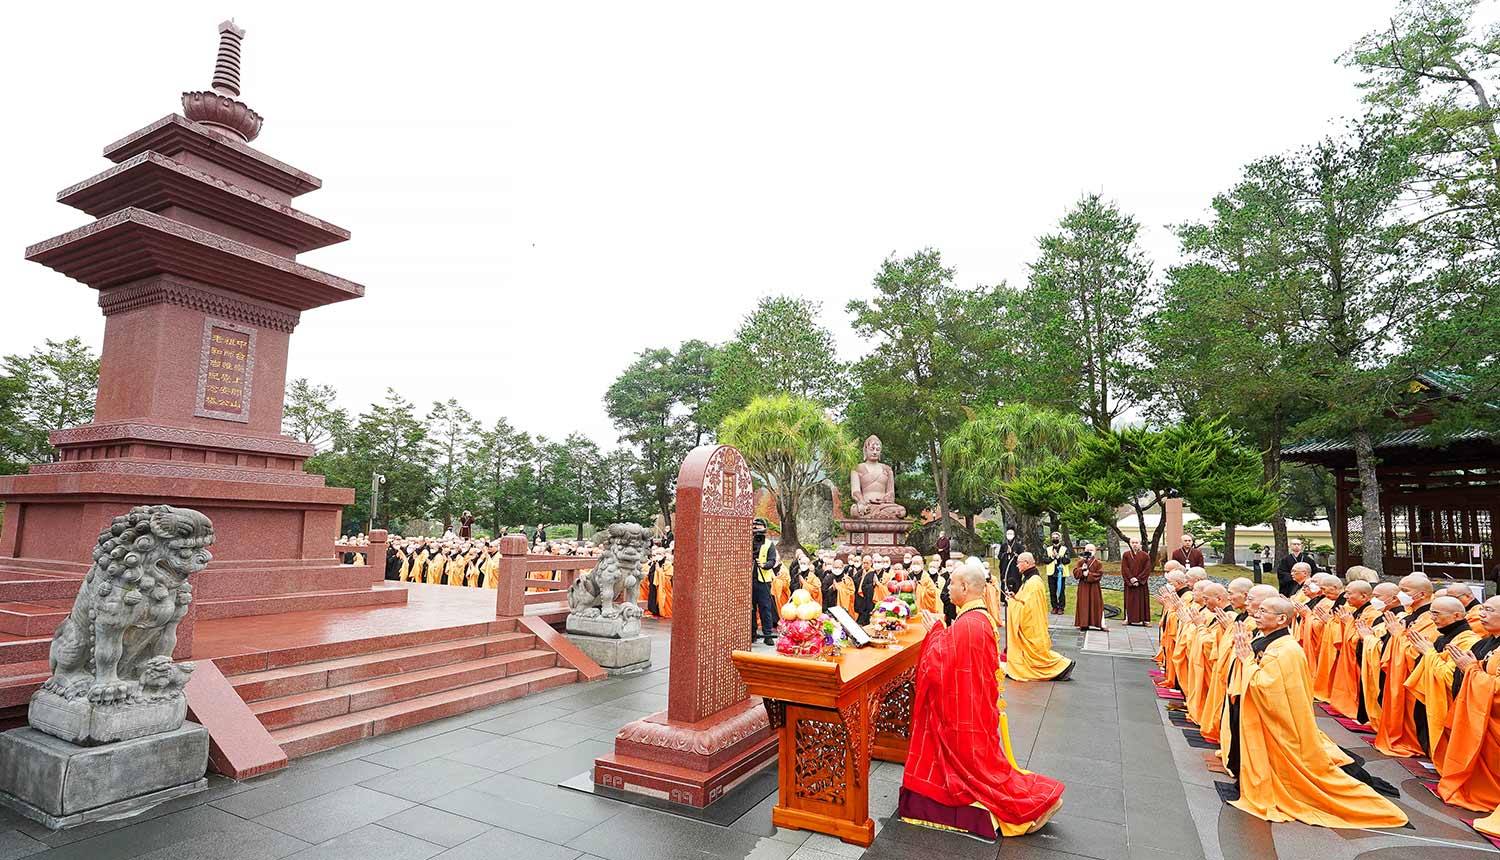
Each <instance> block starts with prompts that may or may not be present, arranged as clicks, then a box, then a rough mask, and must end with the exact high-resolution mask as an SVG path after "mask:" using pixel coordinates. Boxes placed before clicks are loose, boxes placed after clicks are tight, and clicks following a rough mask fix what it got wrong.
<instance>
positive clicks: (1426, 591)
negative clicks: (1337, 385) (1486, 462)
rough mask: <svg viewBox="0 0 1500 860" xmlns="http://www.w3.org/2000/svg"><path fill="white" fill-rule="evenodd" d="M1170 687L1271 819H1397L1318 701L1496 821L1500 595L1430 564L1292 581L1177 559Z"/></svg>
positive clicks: (1303, 574) (1445, 795) (1169, 628)
mask: <svg viewBox="0 0 1500 860" xmlns="http://www.w3.org/2000/svg"><path fill="white" fill-rule="evenodd" d="M1167 567H1168V569H1167V572H1166V579H1167V584H1166V586H1164V587H1163V588H1162V590H1161V592H1160V593H1159V595H1158V597H1159V599H1160V601H1161V603H1162V607H1163V617H1162V636H1161V651H1160V652H1159V653H1158V655H1157V660H1158V662H1159V663H1160V664H1161V668H1162V673H1161V674H1162V677H1161V678H1160V680H1159V681H1158V683H1159V684H1160V685H1161V686H1164V687H1172V688H1176V689H1178V690H1180V691H1181V692H1182V694H1183V697H1184V698H1183V701H1182V704H1181V705H1180V706H1179V707H1181V708H1182V709H1183V710H1184V712H1185V715H1186V717H1187V719H1188V720H1189V721H1191V722H1192V723H1193V724H1195V725H1196V726H1197V727H1198V728H1199V730H1200V731H1201V733H1202V735H1203V738H1204V739H1205V740H1207V741H1209V742H1212V743H1217V744H1218V745H1219V749H1218V751H1217V753H1216V754H1215V755H1214V756H1212V757H1210V759H1209V763H1210V766H1211V767H1212V768H1213V769H1216V770H1219V771H1221V772H1224V773H1227V774H1229V775H1231V776H1233V777H1234V778H1235V779H1236V781H1237V782H1238V785H1239V799H1238V800H1236V801H1234V805H1235V806H1237V807H1238V808H1240V809H1243V810H1245V811H1246V812H1249V813H1251V814H1253V815H1256V816H1258V817H1260V818H1263V819H1266V820H1268V821H1291V820H1296V821H1302V822H1304V823H1307V824H1318V825H1324V826H1328V827H1397V826H1401V825H1402V824H1405V823H1406V816H1405V814H1404V813H1402V812H1401V810H1400V809H1399V808H1397V807H1396V806H1395V805H1394V804H1392V803H1391V802H1390V801H1389V800H1387V799H1386V798H1385V797H1382V796H1381V794H1380V793H1378V792H1377V791H1376V790H1375V789H1374V788H1372V787H1371V785H1370V784H1367V783H1373V782H1376V781H1375V780H1370V779H1369V778H1368V777H1367V775H1365V774H1364V772H1363V771H1362V769H1361V768H1360V767H1359V766H1358V764H1357V763H1356V762H1354V760H1353V759H1352V758H1351V757H1350V756H1349V755H1348V754H1347V753H1346V752H1345V751H1344V750H1342V749H1340V748H1339V747H1338V746H1337V745H1336V744H1334V743H1333V741H1332V740H1330V739H1329V738H1328V737H1327V736H1326V735H1325V734H1324V733H1323V732H1322V731H1321V730H1320V729H1318V727H1317V725H1316V723H1315V719H1314V717H1315V715H1314V708H1315V703H1321V704H1322V705H1323V706H1324V710H1325V711H1326V712H1333V713H1336V714H1338V715H1342V718H1343V719H1344V720H1346V721H1348V722H1347V723H1346V725H1349V726H1351V727H1353V728H1354V729H1355V730H1357V731H1361V732H1363V733H1371V743H1372V745H1373V746H1374V747H1375V749H1377V750H1379V751H1380V752H1381V753H1383V754H1385V755H1387V756H1391V757H1396V758H1426V759H1430V761H1431V765H1432V767H1433V768H1434V769H1435V771H1436V775H1437V776H1438V778H1439V782H1438V785H1437V794H1438V796H1439V797H1440V798H1441V799H1442V800H1444V801H1445V802H1447V803H1450V804H1453V805H1455V806H1460V807H1463V808H1465V809H1470V810H1473V811H1475V812H1482V813H1486V814H1488V816H1489V817H1487V818H1482V819H1480V820H1479V821H1476V822H1475V827H1476V828H1477V829H1479V830H1481V831H1482V832H1485V833H1488V834H1491V835H1500V815H1494V814H1493V813H1494V812H1495V810H1496V808H1497V807H1500V695H1497V692H1500V598H1490V600H1488V601H1486V602H1485V603H1483V604H1481V603H1479V602H1478V601H1477V599H1476V598H1475V596H1474V594H1473V593H1472V592H1471V591H1470V590H1469V588H1468V587H1467V586H1463V585H1457V584H1449V585H1446V586H1444V587H1442V588H1436V587H1435V586H1434V584H1433V582H1432V581H1431V580H1430V579H1428V578H1427V577H1426V576H1424V575H1422V574H1412V575H1410V576H1406V577H1404V578H1402V579H1401V580H1400V582H1382V581H1380V580H1379V577H1377V576H1375V575H1374V572H1373V571H1370V570H1369V569H1367V568H1363V567H1355V568H1352V569H1351V570H1350V571H1349V572H1348V574H1347V575H1346V577H1345V578H1344V579H1342V580H1341V579H1340V578H1339V577H1338V576H1335V575H1333V574H1331V573H1320V574H1316V575H1313V574H1312V573H1311V568H1310V567H1309V566H1308V565H1307V564H1305V563H1299V564H1297V565H1295V566H1294V567H1293V569H1292V579H1293V581H1294V582H1295V583H1296V590H1295V592H1294V593H1293V594H1292V595H1291V596H1290V597H1287V596H1283V595H1282V594H1281V593H1280V592H1279V591H1278V589H1277V588H1276V586H1272V585H1255V584H1253V583H1251V582H1250V580H1248V579H1236V580H1233V581H1232V582H1230V583H1229V584H1228V585H1227V586H1226V585H1223V584H1221V583H1218V582H1214V581H1213V580H1210V579H1209V578H1208V576H1207V575H1206V573H1205V572H1204V571H1203V569H1202V568H1201V567H1192V568H1188V569H1184V568H1183V566H1182V565H1180V564H1177V563H1175V562H1168V565H1167Z"/></svg>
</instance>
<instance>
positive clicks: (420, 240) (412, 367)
mask: <svg viewBox="0 0 1500 860" xmlns="http://www.w3.org/2000/svg"><path fill="white" fill-rule="evenodd" d="M1393 6H1394V3H1393V2H1387V0H1349V2H1327V0H1319V2H1307V0H1297V2H1283V1H1282V0H1261V2H1257V3H1234V4H1226V3H1204V2H1201V0H1199V2H1144V0H1137V2H1108V3H1106V2H1098V3H1082V2H1073V3H1061V2H1059V3H1028V4H1013V3H962V4H949V3H935V2H922V3H905V4H877V3H870V2H860V3H807V2H800V3H775V2H756V3H738V4H730V3H683V4H675V5H667V4H659V3H649V2H633V3H618V2H610V3H598V4H593V3H588V4H585V3H524V4H523V3H509V2H496V3H473V2H467V3H446V2H431V0H429V2H424V3H416V4H412V3H401V4H395V3H390V4H387V3H369V4H352V3H350V4H335V3H321V2H319V3H315V2H309V0H301V2H295V3H292V2H287V3H282V2H274V3H272V2H241V3H237V4H214V3H202V2H192V3H182V2H177V3H173V2H155V3H134V4H123V3H117V2H111V3H99V4H93V3H76V2H75V3H47V4H43V3H26V4H12V5H11V6H9V7H7V9H6V10H5V13H4V26H3V27H0V30H3V33H0V80H3V82H4V83H3V84H0V88H3V89H0V92H3V102H0V116H4V117H5V118H6V122H5V125H6V128H7V131H8V133H7V134H5V135H4V136H3V142H0V147H3V151H4V154H5V155H6V158H5V162H4V164H5V166H4V168H3V172H0V177H3V180H0V182H3V184H0V188H3V189H4V191H5V194H4V202H5V205H4V207H3V208H0V284H3V287H4V313H0V353H13V352H23V351H28V350H30V349H31V348H32V347H34V346H37V345H40V344H41V342H42V340H43V339H44V338H54V339H61V338H66V337H70V336H74V335H77V336H80V337H82V338H83V339H84V340H85V341H87V342H89V343H91V344H93V345H94V346H95V347H96V348H97V346H98V345H99V343H100V341H101V338H102V334H103V329H104V321H103V317H102V316H100V314H99V311H98V308H97V306H96V304H95V301H96V298H97V297H96V294H95V293H94V292H93V291H92V290H89V289H86V288H84V287H83V286H82V285H80V284H77V283H75V282H73V281H70V280H68V279H66V278H64V277H63V276H61V275H58V274H56V273H54V272H52V271H50V270H48V269H46V268H44V267H42V266H39V265H36V264H32V263H26V262H25V261H24V260H23V259H22V254H23V250H24V248H25V246H27V245H28V244H31V243H34V242H38V241H41V240H43V239H46V238H49V237H51V236H54V235H56V234H58V233H62V232H64V231H66V230H69V229H72V228H74V227H77V226H80V225H82V224H84V223H87V221H88V220H89V219H88V218H87V216H85V215H83V214H82V213H80V212H76V211H74V210H71V209H68V208H67V207H64V206H62V205H61V204H58V203H56V202H55V200H54V197H55V194H56V192H57V191H58V190H60V189H62V188H64V187H66V186H68V185H71V184H72V183H74V182H77V181H79V180H82V179H84V178H86V177H88V176H92V175H93V174H95V173H97V172H100V171H102V170H104V169H105V168H106V167H107V166H108V162H106V161H105V160H104V159H103V158H102V157H101V156H100V152H101V150H102V148H103V147H104V145H105V144H107V143H109V142H111V141H113V140H115V139H117V138H119V137H122V136H124V135H125V134H127V133H129V132H131V131H134V130H136V129H138V128H140V127H142V126H144V125H147V124H148V123H150V122H153V121H154V120H156V119H159V118H160V117H162V116H164V115H166V114H168V113H172V112H176V111H180V109H181V108H180V105H179V96H180V94H181V92H182V91H183V90H187V89H206V88H207V85H208V83H209V78H210V75H211V70H212V61H213V54H214V49H215V46H216V41H217V36H216V31H215V27H216V25H217V24H218V22H219V21H220V20H221V19H223V18H225V17H230V16H234V17H235V18H236V20H237V21H238V23H239V24H240V25H241V26H242V27H244V28H246V29H247V30H248V36H247V37H246V40H245V45H244V99H245V101H246V102H247V103H249V104H250V105H251V106H252V107H254V108H255V109H256V110H258V111H259V112H260V113H261V114H262V115H263V116H264V117H265V119H266V122H265V128H264V131H263V132H262V133H261V136H260V137H259V139H257V140H256V141H255V142H254V144H253V145H254V146H255V147H257V148H259V149H261V150H262V151H264V152H266V153H268V154H270V155H272V156H275V157H276V158H279V159H281V160H283V161H285V162H288V163H290V164H292V165H294V166H296V167H299V168H301V169H303V170H306V171H308V172H310V173H312V174H314V175H316V176H318V177H320V178H322V179H323V182H324V187H323V189H322V190H320V191H317V192H314V193H312V194H308V195H306V196H303V197H301V198H299V199H298V200H297V201H296V204H295V205H297V206H298V208H301V209H303V210H304V211H306V212H309V213H311V214H313V215H316V216H319V217H322V218H325V219H327V220H330V221H332V222H334V223H336V224H339V225H340V226H343V227H345V228H348V229H349V230H351V231H352V232H353V239H352V240H351V241H349V242H347V243H345V244H343V245H339V246H335V247H332V248H327V249H324V250H320V251H316V252H313V253H310V254H306V255H303V257H302V258H301V261H302V262H304V263H307V264H309V265H311V266H314V267H316V268H320V269H323V270H325V271H328V272H332V273H334V274H337V275H341V276H343V277H347V278H349V279H351V280H354V281H357V282H359V283H362V284H364V285H365V286H366V287H367V289H368V293H367V296H366V297H365V298H364V299H360V300H357V301H352V302H347V303H343V304H339V305H334V306H331V307H327V308H322V309H319V310H315V311H311V312H309V313H307V314H305V315H304V316H303V321H302V324H301V326H300V327H299V328H298V329H297V332H296V334H295V335H294V336H293V338H292V351H291V364H290V368H289V377H294V376H306V377H309V378H310V379H312V380H314V381H316V382H325V383H330V384H332V385H334V386H336V387H337V388H338V390H339V392H340V402H341V403H342V404H343V405H345V406H347V407H349V408H350V409H351V410H352V411H355V412H357V411H359V410H361V409H364V408H365V407H366V406H367V404H369V403H370V402H371V401H372V400H375V399H377V398H379V397H381V396H382V393H383V391H384V389H385V388H386V387H387V386H391V387H394V388H396V389H397V390H398V391H400V392H401V393H402V394H404V395H405V396H407V397H408V398H410V399H413V400H415V401H416V402H417V403H418V404H419V405H420V406H421V407H422V408H424V409H425V408H426V407H427V406H428V405H430V404H431V402H432V401H434V400H441V399H447V398H449V397H457V398H458V399H459V400H460V401H461V402H462V403H463V404H464V405H465V406H467V407H468V408H469V409H470V410H471V411H472V412H474V413H475V415H476V416H477V417H479V418H481V419H483V420H484V421H485V422H486V423H489V422H491V421H493V420H494V419H495V418H497V417H499V416H502V415H503V416H506V417H507V418H509V419H510V420H511V422H512V423H514V424H515V425H517V426H519V427H521V428H523V429H525V430H529V431H531V432H533V433H541V434H546V435H548V436H554V437H556V436H561V435H563V434H565V433H567V432H569V431H572V430H582V431H584V432H586V433H588V434H589V435H590V436H592V437H594V438H595V439H596V440H598V441H599V442H600V443H601V444H603V445H605V447H610V446H612V444H613V443H614V441H615V433H614V431H613V428H612V426H611V424H610V421H609V419H608V417H607V416H606V415H605V412H604V407H603V404H602V397H603V394H604V391H605V389H606V388H607V387H608V386H609V384H610V382H611V381H612V380H613V379H614V377H615V375H616V374H617V373H618V372H619V371H620V370H621V369H622V368H623V367H624V366H625V365H626V364H627V363H628V362H629V360H630V359H631V357H632V355H633V354H634V353H636V352H637V351H639V350H641V349H643V348H646V347H652V346H664V345H675V344H676V343H678V342H679V341H681V340H684V339H686V338H691V337H698V338H702V339H704V340H707V341H710V342H717V341H721V340H724V339H725V338H727V337H729V336H730V335H731V333H732V332H733V330H734V328H735V326H736V325H737V323H738V322H739V320H740V319H741V317H742V316H743V315H744V314H745V313H746V311H748V310H749V309H750V308H751V307H752V306H753V305H754V303H755V301H756V299H757V298H758V297H760V296H762V295H765V294H769V293H792V294H798V295H802V296H807V297H809V298H813V299H816V300H818V301H821V302H822V303H823V311H824V321H825V323H826V324H827V325H828V326H829V327H830V328H832V329H833V331H834V332H835V333H836V335H837V337H838V339H839V344H840V349H841V351H842V352H843V354H844V356H845V357H846V358H854V357H856V356H857V355H858V354H859V352H860V349H861V344H860V342H859V341H858V339H857V338H856V337H855V336H854V335H853V333H852V332H851V331H850V329H849V326H848V322H847V320H848V316H847V314H846V313H845V312H844V309H843V306H844V303H845V302H847V301H848V300H849V299H851V298H854V297H857V296H862V295H865V294H867V293H868V291H869V285H870V280H871V277H872V276H873V274H874V273H875V270H876V268H877V267H878V266H879V264H880V261H881V260H882V259H883V258H884V257H885V256H886V255H887V254H889V253H891V252H896V253H898V254H906V253H910V252H912V251H914V250H916V249H919V248H922V247H924V246H929V245H930V246H933V247H936V248H939V249H941V250H942V252H943V255H944V258H945V260H946V261H947V262H948V263H949V264H950V265H953V266H955V267H956V268H957V270H958V279H959V282H960V283H962V284H975V283H996V282H999V281H1002V280H1003V281H1009V282H1011V283H1018V282H1023V281H1024V279H1025V277H1026V265H1027V263H1028V262H1029V261H1030V260H1032V259H1033V257H1034V254H1035V242H1036V237H1037V236H1038V235H1040V234H1042V233H1043V232H1046V231H1048V230H1049V229H1051V228H1052V226H1053V225H1054V224H1055V222H1056V220H1057V219H1058V218H1059V217H1060V216H1061V215H1062V214H1063V212H1064V211H1065V210H1066V208H1067V207H1068V206H1069V204H1071V203H1072V202H1073V201H1074V200H1076V199H1077V198H1078V196H1079V195H1080V194H1082V193H1084V192H1090V191H1100V192H1103V193H1104V194H1105V195H1107V196H1108V197H1110V198H1113V199H1115V200H1117V201H1118V202H1119V203H1120V205H1122V206H1123V208H1124V209H1126V210H1127V211H1129V212H1131V213H1133V214H1134V215H1135V216H1136V217H1137V218H1138V219H1139V220H1140V221H1141V223H1142V224H1143V225H1144V228H1145V229H1144V232H1143V242H1144V244H1145V246H1146V248H1147V250H1148V251H1149V252H1150V254H1151V255H1152V257H1153V259H1154V260H1155V262H1156V265H1157V268H1158V270H1159V269H1160V268H1161V267H1162V266H1163V265H1164V264H1165V263H1169V262H1171V260H1172V256H1173V254H1174V252H1175V248H1176V245H1175V242H1174V241H1173V239H1172V236H1171V234H1170V233H1169V232H1168V230H1167V229H1166V228H1167V225H1170V224H1174V223H1178V222H1181V221H1183V220H1185V219H1190V218H1195V217H1198V216H1199V214H1200V213H1201V212H1202V211H1203V210H1204V207H1205V206H1206V205H1207V203H1208V202H1209V200H1210V198H1211V196H1212V195H1213V194H1214V193H1215V192H1216V191H1219V190H1221V189H1224V188H1226V187H1227V186H1228V185H1230V184H1231V183H1232V182H1233V181H1234V180H1235V178H1236V176H1237V173H1238V170H1239V168H1240V167H1241V165H1243V164H1244V163H1245V162H1247V161H1249V160H1251V159H1253V158H1256V157H1259V156H1262V155H1266V154H1270V153H1274V152H1278V151H1281V150H1285V149H1289V148H1293V147H1296V146H1298V145H1301V144H1304V143H1307V142H1310V141H1312V140H1314V139H1315V138H1316V137H1318V136H1319V135H1321V134H1324V133H1327V132H1328V131H1330V130H1331V129H1333V128H1334V127H1335V124H1336V122H1337V120H1338V118H1339V117H1343V116H1349V115H1352V114H1354V113H1357V112H1358V110H1359V103H1358V92H1357V91H1356V90H1355V88H1354V86H1353V81H1354V76H1353V75H1352V73H1351V72H1350V71H1349V70H1347V69H1344V68H1342V67H1340V66H1339V65H1337V64H1336V62H1335V58H1336V57H1337V56H1338V55H1339V54H1340V53H1341V52H1342V51H1343V50H1344V49H1345V48H1346V47H1347V46H1348V45H1349V44H1350V43H1351V42H1353V41H1354V40H1355V39H1356V38H1357V37H1358V36H1360V35H1361V34H1362V33H1364V32H1367V31H1368V30H1370V29H1372V28H1374V27H1377V26H1379V25H1380V23H1381V22H1382V20H1384V19H1385V17H1386V16H1387V15H1388V14H1389V12H1390V10H1391V8H1392V7H1393Z"/></svg>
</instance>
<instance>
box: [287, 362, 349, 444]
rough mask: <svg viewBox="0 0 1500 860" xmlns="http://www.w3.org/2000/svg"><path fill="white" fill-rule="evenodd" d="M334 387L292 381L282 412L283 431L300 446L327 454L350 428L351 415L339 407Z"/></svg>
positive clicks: (299, 379) (303, 378)
mask: <svg viewBox="0 0 1500 860" xmlns="http://www.w3.org/2000/svg"><path fill="white" fill-rule="evenodd" d="M337 401H338V391H337V390H335V389H334V387H333V386H332V385H313V384H312V383H310V382H308V381H307V378H306V377H298V378H296V379H294V380H292V384H291V385H288V386H287V389H286V403H285V405H284V406H283V407H282V410H281V430H282V432H283V433H285V434H287V435H288V436H291V437H292V438H293V439H296V440H297V441H299V442H306V443H307V444H309V445H312V446H313V447H314V448H316V449H317V450H319V451H326V450H328V449H329V448H330V447H331V446H332V445H333V442H334V440H335V439H337V438H338V436H339V435H340V434H341V433H344V432H345V431H346V430H347V429H348V427H349V413H348V411H347V410H345V409H343V408H341V407H339V406H338V405H337Z"/></svg>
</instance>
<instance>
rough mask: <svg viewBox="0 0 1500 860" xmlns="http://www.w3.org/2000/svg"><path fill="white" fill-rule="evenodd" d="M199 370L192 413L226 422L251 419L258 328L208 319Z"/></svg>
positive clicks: (204, 325) (204, 328)
mask: <svg viewBox="0 0 1500 860" xmlns="http://www.w3.org/2000/svg"><path fill="white" fill-rule="evenodd" d="M199 362H200V363H199V367H198V400H197V408H196V409H195V410H194V411H193V414H194V415H196V416H198V417H200V418H220V419H223V420H226V421H241V422H248V421H249V420H250V382H251V378H252V376H253V375H254V372H255V329H253V328H249V327H247V326H243V325H238V324H235V323H231V322H227V321H225V320H215V319H207V320H204V322H203V350H202V355H201V357H200V360H199Z"/></svg>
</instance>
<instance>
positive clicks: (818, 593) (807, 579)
mask: <svg viewBox="0 0 1500 860" xmlns="http://www.w3.org/2000/svg"><path fill="white" fill-rule="evenodd" d="M797 588H800V589H802V590H803V591H806V592H807V594H808V596H809V597H811V598H812V602H813V603H816V604H818V605H819V606H822V605H823V583H821V582H819V581H818V576H817V574H815V573H813V572H812V571H811V570H809V571H808V572H807V573H804V574H802V575H801V577H800V578H799V579H798V582H797ZM778 608H779V607H778Z"/></svg>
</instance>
